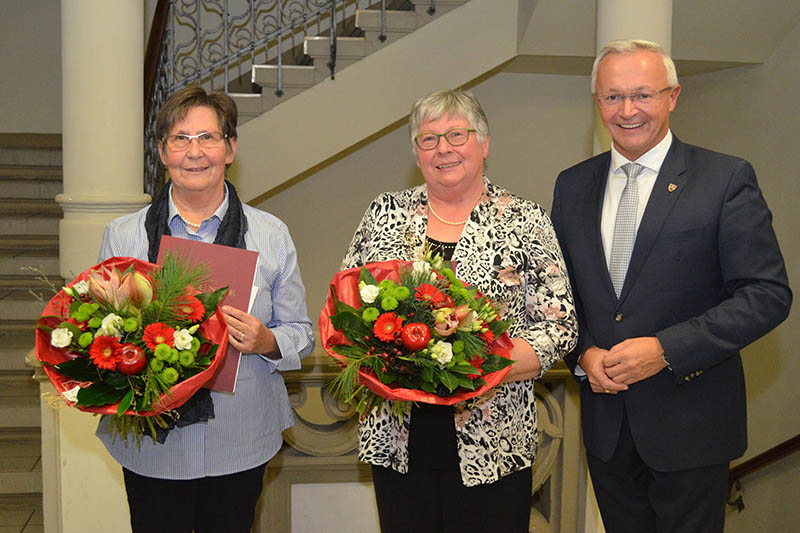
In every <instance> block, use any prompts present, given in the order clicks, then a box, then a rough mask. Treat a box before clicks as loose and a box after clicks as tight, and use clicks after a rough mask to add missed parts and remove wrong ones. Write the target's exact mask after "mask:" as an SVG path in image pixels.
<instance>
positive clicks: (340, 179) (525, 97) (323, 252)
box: [259, 25, 800, 532]
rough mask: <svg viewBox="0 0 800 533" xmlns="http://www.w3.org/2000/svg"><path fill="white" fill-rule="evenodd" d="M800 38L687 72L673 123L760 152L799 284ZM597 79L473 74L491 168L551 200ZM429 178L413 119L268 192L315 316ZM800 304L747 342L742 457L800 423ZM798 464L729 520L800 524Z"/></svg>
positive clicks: (709, 140)
mask: <svg viewBox="0 0 800 533" xmlns="http://www.w3.org/2000/svg"><path fill="white" fill-rule="evenodd" d="M798 48H800V25H797V26H795V29H794V30H793V31H792V32H791V33H790V34H789V36H788V37H787V38H786V39H785V41H784V42H783V43H782V44H781V45H780V47H779V48H778V49H777V50H776V51H775V52H774V53H773V54H772V56H771V57H770V59H769V61H768V62H767V63H766V64H764V65H760V66H755V67H741V68H738V69H733V70H727V71H722V72H716V73H711V74H705V75H698V76H694V77H689V78H686V79H683V80H682V83H683V86H684V93H683V94H682V95H681V98H680V102H679V105H678V109H677V110H676V112H675V113H674V114H673V129H674V131H675V133H676V134H677V135H678V136H679V137H680V138H681V139H682V140H684V141H686V142H690V143H695V144H699V145H702V146H706V147H708V148H711V149H715V150H718V151H723V152H727V153H732V154H736V155H740V156H742V157H745V158H747V159H749V160H750V161H751V162H752V163H753V165H754V166H755V168H756V171H757V172H758V175H759V181H760V185H761V187H762V189H763V190H764V194H765V196H766V198H767V201H768V203H769V205H770V207H771V209H772V211H773V214H774V217H775V228H776V231H777V233H778V238H779V240H780V242H781V246H782V249H783V252H784V255H785V257H786V262H787V268H788V269H789V274H790V281H791V282H792V284H793V286H795V287H797V286H799V285H798V276H797V268H796V267H797V266H798V263H800V241H798V238H797V233H796V230H794V226H795V225H796V210H797V208H796V205H797V199H798V198H800V194H799V193H800V190H798V188H800V179H798V178H800V176H798V169H800V150H798V149H797V147H798V135H797V133H796V122H797V120H796V117H797V116H799V115H800V113H798V104H797V99H796V95H798V94H800V75H799V74H798V69H797V67H798V64H797V56H796V50H797V49H798ZM588 84H589V82H588V77H585V76H555V75H540V74H510V73H501V74H498V75H496V76H494V77H492V78H489V79H487V80H485V81H483V82H482V83H480V84H479V85H477V86H475V87H474V88H473V91H474V92H475V93H476V94H477V95H478V97H479V98H480V100H481V103H482V104H483V107H484V109H485V110H486V113H487V115H488V117H489V124H490V126H491V129H492V136H491V146H490V157H489V172H488V175H489V176H490V178H491V179H492V180H494V181H495V182H497V183H499V184H502V185H504V186H506V187H507V188H509V189H510V190H511V191H513V192H515V193H517V194H519V195H521V196H524V197H526V198H530V199H533V200H535V201H537V202H539V203H541V204H543V205H544V206H545V207H547V208H548V209H549V207H550V202H551V198H552V186H553V182H554V180H555V176H556V174H557V173H558V171H559V170H561V169H563V168H565V167H567V166H569V165H571V164H573V163H575V162H578V161H580V160H582V159H584V158H585V157H587V156H588V155H590V153H591V121H592V107H591V101H590V100H589V98H588ZM791 117H795V118H791ZM343 127H346V125H343ZM264 172H269V169H264ZM420 180H421V178H420V176H419V174H418V172H417V169H416V167H415V165H414V162H413V159H412V157H411V154H410V150H409V143H408V137H407V127H406V125H403V126H401V127H399V128H398V129H396V130H394V131H392V132H390V133H388V134H386V135H385V136H383V137H381V138H379V139H377V140H374V141H373V142H371V143H370V144H369V145H367V146H365V147H363V148H362V149H360V150H358V151H356V152H354V153H352V154H350V155H348V156H346V157H344V158H342V159H340V160H338V161H336V162H334V163H333V164H331V165H329V166H327V167H326V168H323V169H321V170H319V171H318V172H316V173H314V174H312V175H310V176H308V177H307V178H305V179H304V180H302V181H300V182H299V183H296V184H295V185H293V186H292V187H289V188H287V189H286V190H283V191H282V192H280V193H277V194H276V195H275V196H273V197H271V198H269V199H267V200H265V201H264V202H262V203H261V204H260V206H259V207H261V208H263V209H265V210H267V211H270V212H272V213H274V214H276V215H277V216H278V217H280V218H282V219H283V220H284V221H285V222H286V223H287V224H288V225H289V228H290V230H291V232H292V235H293V238H294V239H295V243H296V245H297V248H298V253H299V258H300V265H301V268H302V270H303V278H304V281H305V284H306V288H307V290H308V298H307V300H308V305H309V314H310V315H311V316H312V319H313V320H314V321H316V320H317V317H318V313H319V309H320V307H321V305H322V301H323V298H324V294H325V291H326V287H327V284H328V282H329V280H330V278H331V276H332V275H333V273H334V272H335V271H336V269H337V267H338V264H339V261H340V260H341V257H342V255H343V254H344V251H345V248H346V246H347V244H348V243H349V239H350V237H351V235H352V231H353V230H354V228H355V226H356V224H357V223H358V221H359V219H360V217H361V215H362V214H363V211H364V209H365V208H366V207H367V205H368V204H369V202H370V200H371V199H372V198H373V197H374V196H375V195H376V194H378V193H380V192H382V191H386V190H397V189H401V188H403V187H407V186H410V185H413V184H417V183H419V182H420ZM797 316H798V314H797V313H794V314H793V315H792V316H790V318H789V320H788V321H787V322H786V323H785V324H784V325H782V326H781V327H779V328H778V330H776V331H775V332H773V333H772V334H770V335H768V336H767V337H765V338H764V339H761V340H760V341H758V342H756V343H755V344H754V345H752V346H750V347H749V348H747V349H746V350H745V357H744V359H745V367H746V372H747V381H748V410H749V434H750V447H749V450H748V453H747V455H746V456H745V458H744V459H747V458H749V457H752V456H753V455H755V454H758V453H760V452H762V451H764V450H766V449H768V448H769V447H771V446H774V445H775V444H777V443H779V442H782V441H783V440H785V439H787V438H790V437H792V436H794V435H796V434H797V433H798V432H800V410H798V409H797V408H796V406H797V405H800V402H798V400H800V393H798V391H799V390H800V388H798V387H797V385H796V376H798V375H800V359H798V358H797V357H796V353H797V350H796V348H795V347H797V346H800V324H799V323H798V319H797ZM799 475H800V454H798V456H795V457H793V458H790V459H787V460H784V461H783V462H781V463H779V464H777V465H775V466H772V467H768V468H767V469H765V470H763V471H762V472H760V473H758V474H754V475H752V476H750V477H748V478H746V479H745V480H744V498H745V503H746V504H747V509H746V510H745V511H744V512H743V513H741V514H736V513H729V517H728V523H727V527H726V531H730V532H740V531H741V532H750V531H788V530H791V529H792V528H793V527H796V526H797V525H798V524H800V509H798V507H797V505H796V504H795V503H794V498H793V497H787V495H790V494H793V493H794V491H796V483H797V482H796V480H797V477H798V476H799ZM790 524H792V525H793V526H790Z"/></svg>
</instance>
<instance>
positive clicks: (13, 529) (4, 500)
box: [0, 494, 44, 533]
mask: <svg viewBox="0 0 800 533" xmlns="http://www.w3.org/2000/svg"><path fill="white" fill-rule="evenodd" d="M0 533H44V521H43V520H42V496H41V495H40V494H2V495H0Z"/></svg>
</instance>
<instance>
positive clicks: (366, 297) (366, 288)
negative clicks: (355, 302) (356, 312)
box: [358, 281, 381, 304]
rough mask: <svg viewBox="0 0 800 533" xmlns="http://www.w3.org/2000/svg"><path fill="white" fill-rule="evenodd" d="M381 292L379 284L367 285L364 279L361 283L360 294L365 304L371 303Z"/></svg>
mask: <svg viewBox="0 0 800 533" xmlns="http://www.w3.org/2000/svg"><path fill="white" fill-rule="evenodd" d="M379 292H381V290H380V288H378V286H377V285H367V284H366V283H364V282H363V281H362V282H361V283H359V288H358V294H359V295H360V296H361V301H362V302H364V303H365V304H371V303H373V302H374V301H375V298H377V297H378V293H379Z"/></svg>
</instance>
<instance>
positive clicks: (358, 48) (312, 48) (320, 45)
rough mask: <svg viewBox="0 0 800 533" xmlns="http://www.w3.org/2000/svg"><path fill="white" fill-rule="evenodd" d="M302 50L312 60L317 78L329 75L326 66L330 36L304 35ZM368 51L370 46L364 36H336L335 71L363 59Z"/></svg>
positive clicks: (328, 57)
mask: <svg viewBox="0 0 800 533" xmlns="http://www.w3.org/2000/svg"><path fill="white" fill-rule="evenodd" d="M303 51H304V52H305V53H306V55H308V56H309V57H310V58H311V59H313V60H314V69H315V70H316V73H317V79H318V80H322V79H325V78H327V77H328V76H330V75H331V71H330V68H329V67H328V62H329V61H330V56H331V39H330V37H306V38H305V40H304V42H303ZM370 51H371V47H370V46H369V43H367V40H366V39H365V38H364V37H337V38H336V72H339V71H341V70H342V69H344V68H347V67H349V66H350V65H352V64H353V63H355V62H356V61H358V60H360V59H363V58H364V57H365V56H366V55H367V54H369V53H370Z"/></svg>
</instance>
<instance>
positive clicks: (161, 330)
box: [36, 255, 228, 441]
mask: <svg viewBox="0 0 800 533" xmlns="http://www.w3.org/2000/svg"><path fill="white" fill-rule="evenodd" d="M204 279H205V272H204V270H203V268H202V267H190V266H189V265H187V264H186V263H185V262H184V261H182V260H179V259H176V258H174V257H173V256H171V255H168V256H167V257H166V258H165V260H164V262H163V264H162V265H161V266H156V265H153V264H152V263H148V262H145V261H140V260H138V259H133V258H130V257H112V258H111V259H108V260H106V261H104V262H102V263H100V264H99V265H95V266H94V267H92V268H90V269H88V270H86V271H84V272H82V273H81V274H80V275H79V276H78V277H77V278H75V279H74V280H73V281H72V282H71V283H70V284H68V285H67V286H66V287H63V288H62V289H61V290H60V291H59V292H58V293H57V294H56V295H55V296H54V297H53V298H52V299H51V300H50V302H49V303H48V304H47V307H46V308H45V310H44V312H43V313H42V316H41V318H40V319H39V323H38V325H37V332H36V357H37V358H38V359H39V361H41V363H42V368H43V369H44V371H45V373H46V374H47V377H48V378H50V381H51V382H52V383H53V386H54V387H55V389H56V391H58V393H59V394H60V395H61V396H62V397H63V398H64V399H65V400H66V401H67V403H68V404H69V405H71V406H74V407H77V408H78V409H80V410H82V411H87V412H90V413H96V414H105V415H115V416H114V418H113V422H114V427H115V428H116V430H117V431H119V432H120V434H121V435H122V436H123V437H126V436H127V434H128V432H133V433H134V434H135V435H136V437H137V441H138V439H139V438H140V437H141V435H143V434H145V433H147V434H150V435H151V436H152V437H153V439H154V440H155V432H156V431H155V428H156V425H158V426H160V427H162V428H163V427H167V425H168V424H167V420H166V418H168V417H171V416H174V412H173V410H174V409H176V408H178V407H180V406H181V405H183V404H184V403H185V402H186V401H187V400H188V399H189V398H190V397H191V396H192V395H193V394H194V393H195V392H197V390H198V389H199V388H200V387H202V386H203V385H205V384H206V383H207V382H208V381H209V380H210V379H211V378H212V377H213V375H214V373H215V372H216V370H217V369H218V367H219V366H220V364H221V363H222V361H223V359H224V357H225V351H226V349H227V344H228V327H227V325H226V323H225V320H224V319H223V317H222V312H221V311H220V310H219V309H218V308H217V306H218V304H219V302H220V300H221V299H222V297H223V296H224V295H225V291H226V289H224V288H223V289H219V290H217V291H213V292H208V293H200V292H199V291H198V290H196V289H194V288H193V287H198V286H202V284H203V282H204ZM165 417H166V418H165Z"/></svg>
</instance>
